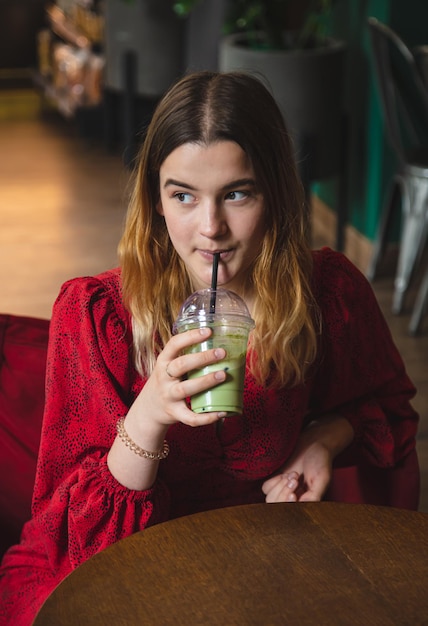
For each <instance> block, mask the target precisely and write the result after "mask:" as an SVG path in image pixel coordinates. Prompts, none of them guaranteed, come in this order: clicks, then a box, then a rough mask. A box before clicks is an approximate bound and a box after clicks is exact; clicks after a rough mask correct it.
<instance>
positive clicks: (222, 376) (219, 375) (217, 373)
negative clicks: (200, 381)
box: [214, 370, 226, 380]
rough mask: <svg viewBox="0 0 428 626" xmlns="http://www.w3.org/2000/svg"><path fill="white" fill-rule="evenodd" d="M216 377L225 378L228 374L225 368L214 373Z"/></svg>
mask: <svg viewBox="0 0 428 626" xmlns="http://www.w3.org/2000/svg"><path fill="white" fill-rule="evenodd" d="M214 378H215V379H216V380H224V379H225V378H226V374H225V373H224V372H223V370H219V371H218V372H216V373H215V374H214Z"/></svg>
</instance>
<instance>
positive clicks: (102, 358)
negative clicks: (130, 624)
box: [0, 249, 418, 626]
mask: <svg viewBox="0 0 428 626" xmlns="http://www.w3.org/2000/svg"><path fill="white" fill-rule="evenodd" d="M313 285H314V293H315V297H316V299H317V301H318V304H319V306H320V309H321V312H322V318H323V327H322V340H321V349H320V355H319V359H318V362H317V364H316V366H315V367H314V368H313V373H312V375H311V377H310V378H309V379H308V381H307V382H306V383H305V384H304V385H301V386H298V387H296V388H294V389H291V390H289V389H283V390H279V391H266V390H264V389H263V388H262V387H260V386H259V385H257V384H256V382H255V381H254V380H253V378H252V377H251V375H250V374H249V373H248V372H247V375H246V388H245V397H244V405H245V413H244V415H243V416H236V417H232V418H228V419H227V420H226V421H225V423H224V426H223V429H222V431H221V434H220V435H218V434H217V433H216V429H215V428H214V427H213V425H209V426H202V427H200V428H191V427H188V426H184V425H182V424H177V425H174V426H171V427H170V429H169V431H168V434H167V438H168V441H169V444H170V447H171V452H170V455H169V457H168V458H167V459H166V460H165V461H162V462H161V463H160V469H159V474H158V478H157V480H156V482H155V484H154V486H153V487H152V488H151V489H149V490H147V491H131V490H129V489H126V488H125V487H123V486H122V485H120V484H119V483H118V482H117V481H116V480H115V478H114V477H113V476H112V475H111V474H110V472H109V470H108V468H107V465H106V457H107V453H108V451H109V449H110V446H111V444H112V442H113V440H114V438H115V436H116V422H117V420H118V419H119V417H121V416H123V415H125V414H126V413H127V411H128V408H129V406H130V405H131V403H132V402H133V400H134V399H135V397H136V396H137V394H138V393H139V391H140V390H141V388H142V387H143V385H144V380H143V379H141V377H140V376H139V375H138V374H137V373H136V371H135V369H134V367H133V362H132V355H131V351H132V348H131V346H132V333H131V323H130V317H129V315H128V313H127V312H126V311H125V309H124V307H123V304H122V300H121V290H120V272H119V270H114V271H109V272H106V273H104V274H101V275H100V276H97V277H89V278H78V279H74V280H71V281H69V282H68V283H66V284H65V285H64V286H63V288H62V289H61V292H60V294H59V297H58V299H57V301H56V304H55V306H54V311H53V316H52V322H51V331H50V332H51V334H50V344H49V354H48V369H47V389H46V407H45V414H44V422H43V431H42V440H41V445H40V452H39V460H38V468H37V477H36V484H35V489H34V497H33V517H32V519H31V521H29V522H28V523H27V524H26V525H25V527H24V530H23V534H22V539H21V543H20V545H19V546H14V547H13V548H11V549H10V550H9V551H8V552H7V553H6V555H5V557H4V560H3V563H2V568H1V570H0V575H1V578H0V606H1V608H0V624H1V625H6V624H10V625H12V624H13V626H29V624H31V622H32V620H33V618H34V616H35V614H36V612H37V610H38V608H39V607H40V606H41V604H42V603H43V601H44V600H45V598H46V597H47V595H48V594H49V593H50V592H51V591H52V590H53V589H54V587H55V586H56V585H58V583H59V582H60V581H61V580H62V579H63V578H64V577H65V576H66V575H67V574H68V573H69V572H70V571H71V570H72V569H74V568H75V567H77V566H78V565H79V564H81V563H82V562H83V561H85V560H86V559H88V558H89V557H90V556H92V555H93V554H95V553H96V552H98V551H100V550H102V549H103V548H106V547H107V546H109V545H110V544H112V543H114V542H116V541H118V540H119V539H121V538H123V537H126V536H127V535H130V534H131V533H134V532H136V531H138V530H141V529H143V528H145V527H148V526H151V525H153V524H157V523H159V522H162V521H165V520H168V519H170V518H173V517H177V516H180V515H185V514H189V513H193V512H196V511H200V510H206V509H211V508H216V507H222V506H228V505H236V504H243V503H254V502H263V501H264V496H263V493H262V491H261V485H262V483H263V481H264V480H265V479H266V478H267V477H268V476H270V475H271V474H273V473H274V472H275V471H277V470H278V469H279V468H280V467H281V466H282V465H283V463H284V462H285V461H286V459H287V458H288V457H289V455H290V453H291V452H292V451H293V448H294V446H295V443H296V440H297V438H298V436H299V433H300V432H301V430H302V427H303V426H304V425H305V424H306V423H307V422H308V421H309V420H311V419H312V418H315V417H320V416H322V415H323V414H324V413H329V412H335V413H339V414H341V415H343V416H345V417H346V418H347V419H349V421H350V422H351V424H352V426H353V428H354V430H355V440H354V442H353V444H352V445H351V446H350V447H349V448H348V449H347V450H346V451H345V452H344V453H342V454H341V455H340V459H338V461H339V462H340V463H342V464H346V463H353V462H354V461H355V458H356V457H358V458H364V459H366V460H367V461H368V462H369V463H371V464H373V465H376V466H380V467H392V466H394V465H395V464H396V463H397V462H398V461H400V459H402V458H403V457H405V456H406V455H407V454H408V453H409V452H410V451H411V450H413V449H414V448H415V434H416V429H417V422H418V416H417V414H416V413H415V412H414V410H413V409H412V407H411V405H410V403H409V400H410V399H411V398H412V397H413V395H414V393H415V390H414V387H413V385H412V383H411V382H410V380H409V379H408V377H407V375H406V373H405V369H404V366H403V362H402V360H401V358H400V356H399V354H398V352H397V350H396V348H395V346H394V344H393V342H392V339H391V335H390V332H389V329H388V327H387V325H386V323H385V321H384V318H383V316H382V314H381V312H380V310H379V308H378V305H377V302H376V299H375V297H374V295H373V292H372V290H371V287H370V285H369V284H368V282H367V281H366V279H365V278H364V277H363V276H362V274H361V273H360V272H359V271H358V270H357V269H356V268H355V267H354V266H353V265H352V264H351V263H350V262H349V261H348V260H347V259H346V257H344V256H343V255H341V254H338V253H335V252H333V251H331V250H329V249H323V250H321V251H318V252H315V253H314V276H313Z"/></svg>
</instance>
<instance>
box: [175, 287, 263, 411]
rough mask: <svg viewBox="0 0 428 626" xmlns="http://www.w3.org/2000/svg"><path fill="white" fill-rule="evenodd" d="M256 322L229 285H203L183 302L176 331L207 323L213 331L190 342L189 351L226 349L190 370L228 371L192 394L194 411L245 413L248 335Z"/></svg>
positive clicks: (201, 372) (194, 374)
mask: <svg viewBox="0 0 428 626" xmlns="http://www.w3.org/2000/svg"><path fill="white" fill-rule="evenodd" d="M213 305H214V306H213ZM254 325H255V324H254V320H253V319H252V318H251V316H250V313H249V311H248V308H247V305H246V304H245V302H244V301H243V300H242V298H240V296H238V295H237V294H236V293H234V292H233V291H228V290H227V289H215V290H213V289H201V290H200V291H195V293H193V294H192V295H191V296H189V298H187V300H186V301H185V302H184V304H183V306H182V307H181V310H180V313H179V315H178V317H177V321H176V322H175V324H174V332H179V333H180V332H184V331H186V330H191V329H193V328H200V327H204V326H208V327H209V328H212V331H213V332H212V335H211V337H209V338H208V339H207V340H206V341H202V342H201V343H198V344H195V345H193V346H190V348H188V349H187V350H186V352H187V353H195V352H201V351H203V350H209V349H210V348H224V349H225V350H226V357H225V358H224V359H223V360H222V361H220V362H217V363H213V364H211V365H207V366H206V367H204V368H202V369H198V370H192V371H191V372H189V374H188V378H196V377H198V376H203V375H205V374H208V373H210V372H214V371H216V370H219V369H223V370H224V371H225V372H226V373H227V377H226V380H225V381H224V382H223V383H220V384H219V385H217V386H216V387H213V388H212V389H207V390H206V391H203V392H201V393H198V394H196V395H194V396H192V398H191V399H190V402H191V408H192V411H195V413H207V412H211V411H214V412H220V411H221V412H225V413H226V416H229V415H236V414H241V413H242V410H243V395H244V378H245V361H246V355H247V345H248V335H249V333H250V331H251V329H252V328H254Z"/></svg>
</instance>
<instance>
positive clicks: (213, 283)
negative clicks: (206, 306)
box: [210, 252, 220, 313]
mask: <svg viewBox="0 0 428 626" xmlns="http://www.w3.org/2000/svg"><path fill="white" fill-rule="evenodd" d="M219 259H220V252H214V258H213V273H212V276H211V291H212V293H211V300H210V313H215V300H216V289H217V272H218V262H219Z"/></svg>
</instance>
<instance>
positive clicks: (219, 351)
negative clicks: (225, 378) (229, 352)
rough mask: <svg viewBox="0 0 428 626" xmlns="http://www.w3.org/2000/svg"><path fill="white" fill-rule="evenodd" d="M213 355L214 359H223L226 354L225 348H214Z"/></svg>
mask: <svg viewBox="0 0 428 626" xmlns="http://www.w3.org/2000/svg"><path fill="white" fill-rule="evenodd" d="M214 355H215V358H216V359H223V358H224V357H225V356H226V350H224V348H216V349H215V350H214Z"/></svg>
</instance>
